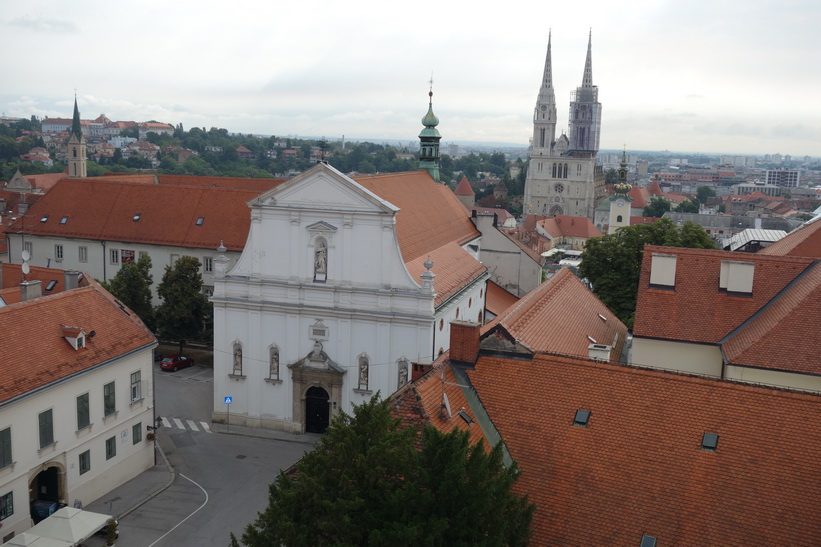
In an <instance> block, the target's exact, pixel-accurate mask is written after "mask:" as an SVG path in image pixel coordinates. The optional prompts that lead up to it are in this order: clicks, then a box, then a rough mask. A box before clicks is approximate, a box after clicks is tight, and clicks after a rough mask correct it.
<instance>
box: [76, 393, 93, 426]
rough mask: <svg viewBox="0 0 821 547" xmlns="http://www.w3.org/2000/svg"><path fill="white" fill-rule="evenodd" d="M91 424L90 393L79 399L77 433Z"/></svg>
mask: <svg viewBox="0 0 821 547" xmlns="http://www.w3.org/2000/svg"><path fill="white" fill-rule="evenodd" d="M90 424H91V410H90V409H89V407H88V393H83V394H82V395H80V396H78V397H77V431H80V430H81V429H84V428H86V427H88V426H89V425H90Z"/></svg>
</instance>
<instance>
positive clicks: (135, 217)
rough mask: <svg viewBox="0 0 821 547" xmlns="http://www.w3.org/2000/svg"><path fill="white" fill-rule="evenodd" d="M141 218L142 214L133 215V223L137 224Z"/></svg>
mask: <svg viewBox="0 0 821 547" xmlns="http://www.w3.org/2000/svg"><path fill="white" fill-rule="evenodd" d="M141 216H143V214H142V213H134V218H133V220H134V222H137V221H138V220H140V217H141Z"/></svg>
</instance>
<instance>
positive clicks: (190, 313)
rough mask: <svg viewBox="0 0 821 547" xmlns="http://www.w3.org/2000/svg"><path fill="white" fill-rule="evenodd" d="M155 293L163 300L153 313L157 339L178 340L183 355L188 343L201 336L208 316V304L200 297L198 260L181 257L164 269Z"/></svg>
mask: <svg viewBox="0 0 821 547" xmlns="http://www.w3.org/2000/svg"><path fill="white" fill-rule="evenodd" d="M157 294H158V295H159V297H160V299H161V300H162V303H161V304H160V305H159V306H158V307H157V312H156V317H157V327H158V328H159V331H160V337H162V338H163V339H165V340H176V341H178V342H179V344H180V353H182V349H183V346H184V345H185V343H186V341H187V340H189V339H192V338H198V337H200V336H201V335H202V333H203V330H204V327H205V325H204V322H205V319H206V316H207V314H208V309H207V308H208V306H209V302H208V300H207V299H206V298H205V295H204V294H202V274H201V273H200V261H199V260H197V259H196V258H194V257H193V256H183V257H180V258H179V260H177V261H176V262H175V263H174V265H173V266H166V267H165V273H164V274H163V276H162V281H161V282H160V284H159V285H158V286H157Z"/></svg>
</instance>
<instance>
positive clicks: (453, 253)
mask: <svg viewBox="0 0 821 547" xmlns="http://www.w3.org/2000/svg"><path fill="white" fill-rule="evenodd" d="M428 256H430V261H431V262H432V263H433V267H432V268H431V271H432V272H433V273H434V274H435V275H436V277H435V278H434V280H433V287H434V290H435V291H436V300H435V305H436V306H438V305H440V304H442V303H444V302H445V301H447V299H448V298H450V297H451V296H452V295H454V294H455V293H457V292H458V291H459V290H460V289H461V288H463V287H464V286H466V285H467V284H469V283H470V282H471V281H473V280H474V279H476V278H477V277H479V276H481V275H482V274H484V273H485V272H486V271H487V268H485V267H484V266H483V265H482V263H481V262H479V261H478V260H476V259H475V258H473V257H472V256H471V255H470V254H469V253H468V252H467V251H465V250H464V249H462V247H460V246H459V245H457V244H456V243H455V242H450V243H446V244H445V245H442V246H441V247H439V248H438V249H434V250H433V251H431V252H430V255H425V256H420V257H419V258H417V259H415V260H411V261H410V262H407V263H406V264H405V266H406V267H407V269H408V272H410V274H411V276H412V277H413V279H414V281H416V282H417V283H421V279H420V276H421V275H422V274H423V273H425V271H426V268H425V265H424V264H425V262H427V260H428Z"/></svg>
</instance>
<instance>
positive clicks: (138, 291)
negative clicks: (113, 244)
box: [102, 254, 155, 330]
mask: <svg viewBox="0 0 821 547" xmlns="http://www.w3.org/2000/svg"><path fill="white" fill-rule="evenodd" d="M153 283H154V278H153V277H152V275H151V258H150V257H149V256H148V255H147V254H144V255H142V256H140V258H139V259H138V260H137V261H136V262H129V263H127V264H123V266H122V267H121V268H120V271H118V272H117V275H115V276H114V277H113V278H112V279H111V281H109V282H107V283H106V282H103V283H102V285H103V286H104V287H105V288H106V290H107V291H108V292H110V293H111V294H113V295H114V296H115V297H117V298H118V299H119V300H120V302H122V303H123V304H125V305H126V306H128V307H129V308H131V310H132V311H133V312H134V313H136V314H137V315H138V316H139V317H140V319H142V322H143V323H145V324H146V326H147V327H148V328H149V329H151V330H154V326H155V325H154V308H153V307H152V305H151V285H152V284H153Z"/></svg>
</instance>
